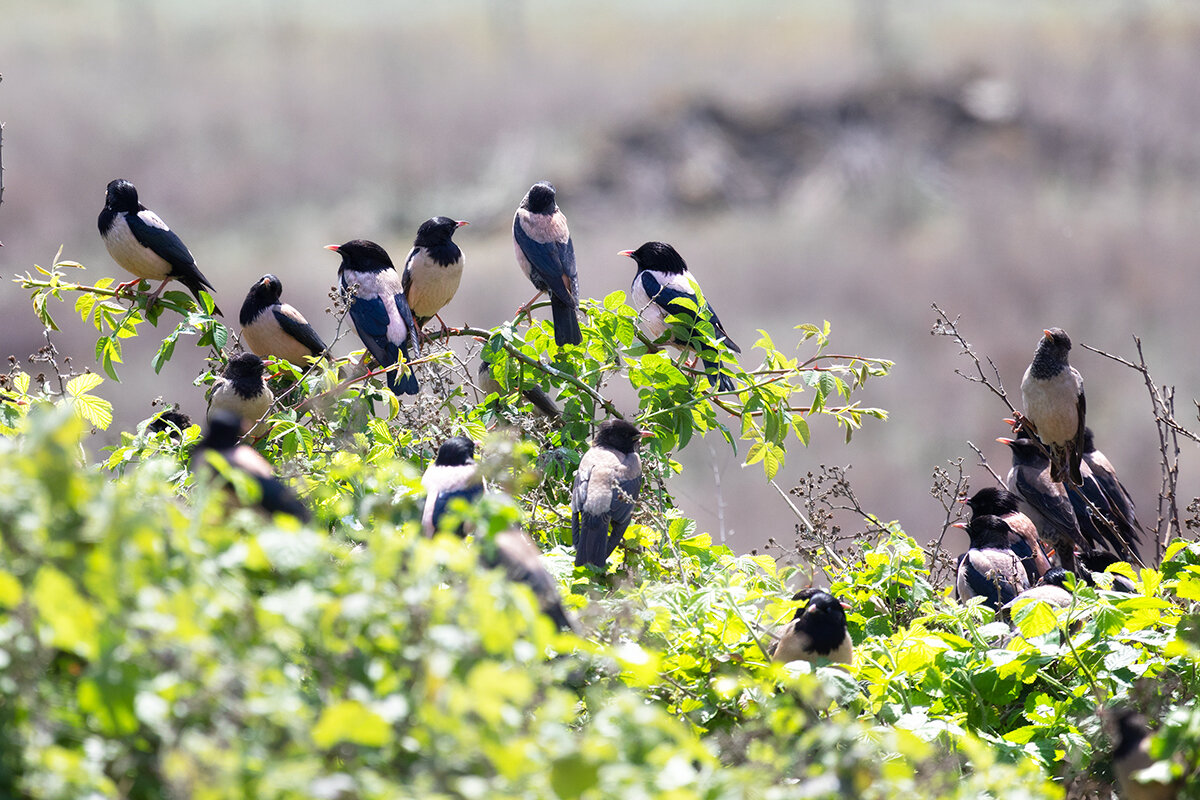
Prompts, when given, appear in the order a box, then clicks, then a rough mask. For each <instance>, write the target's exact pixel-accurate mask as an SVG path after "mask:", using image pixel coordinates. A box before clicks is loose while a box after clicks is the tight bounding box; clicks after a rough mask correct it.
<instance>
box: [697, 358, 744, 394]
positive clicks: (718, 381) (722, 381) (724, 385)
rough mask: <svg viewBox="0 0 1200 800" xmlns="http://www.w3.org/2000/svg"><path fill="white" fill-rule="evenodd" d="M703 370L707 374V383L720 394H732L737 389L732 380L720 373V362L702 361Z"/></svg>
mask: <svg viewBox="0 0 1200 800" xmlns="http://www.w3.org/2000/svg"><path fill="white" fill-rule="evenodd" d="M704 369H705V371H707V372H708V380H709V382H710V383H712V384H713V385H714V386H716V387H718V388H719V389H720V390H721V391H722V392H732V391H734V390H735V389H737V384H735V383H734V382H733V378H731V377H729V376H728V375H726V374H725V373H724V372H721V364H720V362H717V361H709V360H708V359H704Z"/></svg>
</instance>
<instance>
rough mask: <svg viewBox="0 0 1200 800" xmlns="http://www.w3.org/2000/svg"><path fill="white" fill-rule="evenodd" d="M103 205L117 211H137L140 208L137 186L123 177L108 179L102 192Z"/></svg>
mask: <svg viewBox="0 0 1200 800" xmlns="http://www.w3.org/2000/svg"><path fill="white" fill-rule="evenodd" d="M104 207H105V208H108V209H111V210H113V211H119V212H122V211H137V210H138V209H139V208H140V206H139V204H138V192H137V188H136V187H135V186H134V185H133V184H132V183H130V182H129V181H127V180H125V179H124V178H117V179H116V180H112V181H109V182H108V188H107V189H106V190H105V192H104Z"/></svg>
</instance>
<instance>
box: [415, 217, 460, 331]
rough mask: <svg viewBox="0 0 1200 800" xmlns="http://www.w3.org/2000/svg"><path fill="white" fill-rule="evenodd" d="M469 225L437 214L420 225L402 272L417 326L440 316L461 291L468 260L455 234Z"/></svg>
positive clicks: (422, 325)
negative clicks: (438, 314) (464, 267)
mask: <svg viewBox="0 0 1200 800" xmlns="http://www.w3.org/2000/svg"><path fill="white" fill-rule="evenodd" d="M466 224H467V222H465V221H463V220H453V219H450V218H449V217H433V218H431V219H427V220H425V221H424V222H422V223H421V227H419V228H417V238H416V239H415V240H414V241H413V249H412V250H411V251H410V252H409V254H408V258H407V259H405V261H404V273H403V274H402V275H401V282H402V284H403V286H404V296H405V297H407V298H408V307H409V308H411V309H412V313H413V316H414V317H416V320H417V328H422V327H424V325H425V323H426V322H428V321H429V320H431V319H433V318H434V317H435V316H437V313H438V312H439V311H441V310H442V308H443V307H445V305H446V304H447V303H449V302H450V300H451V299H452V298H453V297H454V293H455V292H457V291H458V284H459V282H460V281H461V280H462V272H463V265H464V264H465V263H466V259H465V258H464V257H463V254H462V250H460V249H459V247H458V245H457V244H455V243H454V242H453V240H452V239H451V237H452V236H454V232H455V231H456V230H458V229H459V228H461V227H462V226H463V225H466ZM439 319H440V317H439ZM443 327H445V323H443Z"/></svg>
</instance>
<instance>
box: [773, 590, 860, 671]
mask: <svg viewBox="0 0 1200 800" xmlns="http://www.w3.org/2000/svg"><path fill="white" fill-rule="evenodd" d="M792 599H793V600H796V601H798V602H799V603H800V605H799V607H797V609H796V614H795V616H794V617H792V621H791V622H790V623H789V624H788V626H787V627H786V628H785V629H784V631H783V634H782V635H781V636H780V637H779V641H778V642H776V643H775V649H774V651H773V652H772V653H771V658H772V660H774V661H782V662H784V663H787V662H789V661H808V662H809V663H812V662H816V661H818V660H820V659H826V660H828V661H832V662H833V663H835V664H851V663H853V662H854V642H853V641H852V640H851V639H850V632H849V631H848V630H847V629H846V609H848V608H849V606H848V605H846V604H845V603H843V602H842V601H840V600H838V599H837V598H836V597H834V596H833V595H831V594H830V593H829V592H826V591H823V590H821V589H814V588H809V589H803V590H801V591H799V592H797V593H796V594H795V596H793V597H792Z"/></svg>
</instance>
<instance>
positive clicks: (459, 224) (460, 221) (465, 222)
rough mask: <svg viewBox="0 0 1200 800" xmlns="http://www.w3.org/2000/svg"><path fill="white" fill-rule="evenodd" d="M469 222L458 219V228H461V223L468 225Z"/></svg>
mask: <svg viewBox="0 0 1200 800" xmlns="http://www.w3.org/2000/svg"><path fill="white" fill-rule="evenodd" d="M470 224H471V223H469V222H467V221H466V220H465V219H460V220H459V221H458V227H460V228H461V227H462V226H463V225H470Z"/></svg>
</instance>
